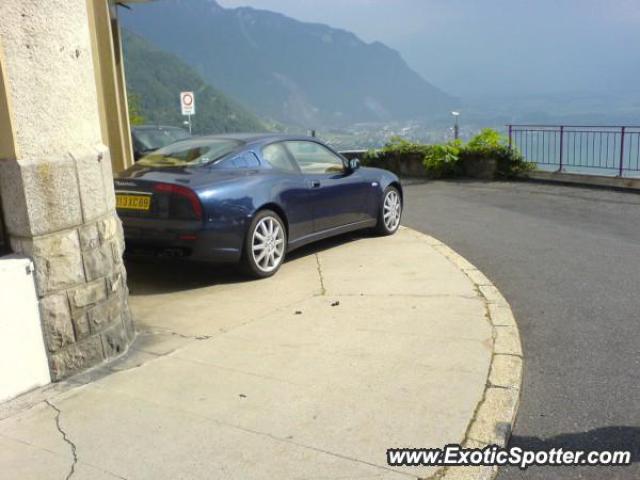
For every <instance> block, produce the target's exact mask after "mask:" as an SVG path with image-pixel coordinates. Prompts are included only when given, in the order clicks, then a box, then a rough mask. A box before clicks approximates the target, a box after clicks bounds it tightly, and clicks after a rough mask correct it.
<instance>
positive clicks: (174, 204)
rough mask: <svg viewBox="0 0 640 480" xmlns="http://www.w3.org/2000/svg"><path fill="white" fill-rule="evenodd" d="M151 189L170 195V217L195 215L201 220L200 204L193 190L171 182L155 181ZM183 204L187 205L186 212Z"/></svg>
mask: <svg viewBox="0 0 640 480" xmlns="http://www.w3.org/2000/svg"><path fill="white" fill-rule="evenodd" d="M153 190H154V191H156V192H158V193H164V194H168V195H169V196H170V202H169V204H170V217H173V218H184V217H192V218H193V217H195V218H196V219H197V220H202V204H201V203H200V199H199V198H198V195H196V193H195V192H194V191H193V190H191V189H189V188H187V187H183V186H181V185H173V184H171V183H156V184H155V185H154V186H153ZM185 204H186V206H187V211H186V212H185V211H184V210H185V208H183V207H184V206H185Z"/></svg>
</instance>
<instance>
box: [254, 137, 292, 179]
mask: <svg viewBox="0 0 640 480" xmlns="http://www.w3.org/2000/svg"><path fill="white" fill-rule="evenodd" d="M262 157H263V158H264V159H265V161H266V162H267V163H268V164H269V165H271V166H272V167H273V168H277V169H278V170H282V171H285V172H289V173H298V170H297V169H296V166H295V165H294V164H293V162H292V161H291V157H290V156H289V152H287V149H286V148H285V147H284V145H283V144H282V143H272V144H271V145H267V146H266V147H264V148H263V149H262Z"/></svg>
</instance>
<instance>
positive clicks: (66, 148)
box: [0, 0, 134, 380]
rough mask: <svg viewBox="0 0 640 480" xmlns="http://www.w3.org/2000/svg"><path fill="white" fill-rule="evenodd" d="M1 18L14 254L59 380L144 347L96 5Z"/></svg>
mask: <svg viewBox="0 0 640 480" xmlns="http://www.w3.org/2000/svg"><path fill="white" fill-rule="evenodd" d="M0 19H2V20H1V21H0V62H1V63H0V67H1V79H0V121H2V124H0V195H1V196H2V202H1V203H2V207H3V210H4V215H5V222H6V228H7V231H8V234H9V239H10V243H11V248H12V250H13V251H14V252H16V253H23V254H26V255H29V256H30V257H32V258H33V261H34V263H35V266H36V272H35V273H36V276H35V278H36V287H37V292H38V297H39V303H40V312H41V318H42V324H43V330H44V335H45V343H46V346H47V350H48V355H49V366H50V369H51V376H52V378H53V379H54V380H59V379H62V378H64V377H66V376H68V375H70V374H72V373H75V372H78V371H80V370H83V369H86V368H88V367H91V366H94V365H97V364H100V363H101V362H103V361H105V360H107V359H109V358H112V357H114V356H117V355H118V354H120V353H123V352H124V351H125V350H126V349H127V347H128V345H129V344H130V343H131V341H132V340H133V337H134V327H133V323H132V320H131V315H130V312H129V308H128V304H127V298H128V290H127V287H126V272H125V268H124V266H123V263H122V253H123V251H124V242H123V235H122V227H121V224H120V221H119V219H118V218H117V216H116V213H115V198H114V192H113V180H112V170H111V161H110V156H109V150H108V148H107V147H105V146H104V145H103V144H102V140H101V128H100V119H99V118H100V117H99V113H98V99H97V94H96V85H95V75H94V65H93V59H92V51H91V41H90V38H91V37H90V32H89V21H88V17H87V4H86V0H47V1H46V2H43V1H42V0H20V1H19V2H18V1H0ZM3 105H4V110H6V111H5V112H3V111H2V109H3ZM8 313H9V314H10V312H8ZM4 314H5V312H3V315H4Z"/></svg>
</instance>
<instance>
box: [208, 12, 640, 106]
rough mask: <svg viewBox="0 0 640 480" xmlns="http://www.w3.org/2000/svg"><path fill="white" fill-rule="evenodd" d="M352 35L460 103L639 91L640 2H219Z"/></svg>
mask: <svg viewBox="0 0 640 480" xmlns="http://www.w3.org/2000/svg"><path fill="white" fill-rule="evenodd" d="M219 3H220V4H221V5H223V6H225V7H235V6H242V5H249V6H252V7H255V8H262V9H265V10H273V11H277V12H280V13H284V14H286V15H289V16H291V17H294V18H296V19H299V20H304V21H311V22H319V23H325V24H328V25H331V26H333V27H338V28H344V29H346V30H350V31H353V32H354V33H356V34H357V35H358V36H359V37H361V38H362V39H363V40H366V41H373V40H379V41H381V42H383V43H386V44H387V45H389V46H391V47H393V48H395V49H397V50H398V51H400V53H401V54H402V56H403V57H404V58H405V59H406V60H407V62H408V63H409V65H410V66H412V67H413V68H414V69H415V70H416V71H418V72H419V73H421V74H422V75H423V76H424V77H425V78H426V79H427V80H430V81H431V82H432V83H434V84H436V85H437V86H439V87H441V88H442V89H444V90H446V91H448V92H450V93H453V94H456V95H463V96H465V95H477V94H487V93H496V94H522V93H525V94H537V93H540V94H548V93H564V92H576V93H582V92H584V93H592V92H593V93H607V92H610V93H624V92H633V91H636V92H637V91H638V90H640V88H639V87H640V0H219Z"/></svg>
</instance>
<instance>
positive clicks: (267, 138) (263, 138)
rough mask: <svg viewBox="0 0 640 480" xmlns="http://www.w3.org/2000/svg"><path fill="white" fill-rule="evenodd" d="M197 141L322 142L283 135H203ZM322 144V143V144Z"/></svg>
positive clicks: (254, 142)
mask: <svg viewBox="0 0 640 480" xmlns="http://www.w3.org/2000/svg"><path fill="white" fill-rule="evenodd" d="M194 139H195V140H225V139H227V140H237V141H240V142H243V143H245V144H256V143H271V142H283V141H286V140H290V141H291V140H306V141H312V142H313V141H315V142H321V140H320V139H318V138H315V137H309V136H306V135H290V134H283V133H221V134H217V135H202V136H198V137H194ZM321 143H322V142H321Z"/></svg>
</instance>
